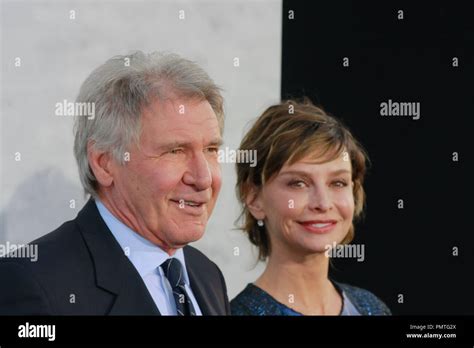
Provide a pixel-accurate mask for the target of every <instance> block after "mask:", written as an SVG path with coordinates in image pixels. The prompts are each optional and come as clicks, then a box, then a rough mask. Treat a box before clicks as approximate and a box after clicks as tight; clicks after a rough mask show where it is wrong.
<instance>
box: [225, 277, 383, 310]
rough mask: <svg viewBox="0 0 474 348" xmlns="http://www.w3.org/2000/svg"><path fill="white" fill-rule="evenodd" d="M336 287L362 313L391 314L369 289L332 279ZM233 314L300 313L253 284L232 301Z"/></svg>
mask: <svg viewBox="0 0 474 348" xmlns="http://www.w3.org/2000/svg"><path fill="white" fill-rule="evenodd" d="M332 283H333V284H334V285H335V287H336V289H337V290H338V291H339V292H341V291H343V292H344V293H345V294H346V296H347V298H348V299H349V300H350V301H351V303H352V304H353V305H354V307H355V308H356V309H357V311H358V312H359V313H360V314H361V315H391V314H392V313H391V312H390V309H389V308H388V307H387V305H386V304H385V303H383V302H382V301H381V300H380V299H379V298H378V297H377V296H375V295H374V294H373V293H371V292H370V291H368V290H365V289H361V288H358V287H356V286H352V285H348V284H344V283H339V282H336V281H334V280H332ZM230 306H231V312H232V315H300V313H298V312H295V311H294V310H292V309H291V308H289V307H287V306H285V305H284V304H282V303H280V302H278V301H277V300H275V299H274V298H273V297H272V296H270V295H269V294H268V293H266V292H265V291H263V290H262V289H260V288H258V287H257V286H255V285H253V284H249V285H247V287H246V288H245V289H244V290H243V291H242V292H241V293H240V294H238V295H237V297H235V298H234V299H233V300H232V301H231V302H230Z"/></svg>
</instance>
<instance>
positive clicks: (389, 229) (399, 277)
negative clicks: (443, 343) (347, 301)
mask: <svg viewBox="0 0 474 348" xmlns="http://www.w3.org/2000/svg"><path fill="white" fill-rule="evenodd" d="M467 4H468V2H465V3H463V4H460V3H458V2H448V1H443V2H440V1H438V2H433V1H432V2H429V3H428V2H426V3H423V2H413V1H412V2H409V1H396V2H395V1H390V2H382V1H380V2H378V3H375V2H366V1H364V2H363V1H296V0H291V1H284V3H283V53H282V89H281V96H282V98H283V99H286V98H289V97H300V96H303V95H306V96H308V97H310V99H312V101H313V102H315V103H317V104H319V105H321V106H322V107H323V108H324V109H325V110H326V111H327V112H329V113H330V114H333V115H335V116H337V117H339V118H341V119H342V120H343V121H344V123H345V124H346V125H348V126H349V128H350V129H351V131H352V133H353V134H354V135H355V136H356V138H358V139H359V141H360V142H361V143H362V144H363V146H364V147H365V148H366V150H367V151H368V154H369V157H370V160H371V163H372V165H371V168H370V170H369V172H368V175H367V177H366V184H365V190H366V193H367V209H366V217H365V219H364V220H363V221H362V222H360V223H358V224H357V225H356V238H355V239H354V241H353V243H356V244H365V261H364V262H357V261H356V260H355V259H345V260H344V259H335V262H334V264H335V266H336V269H332V270H331V275H332V276H333V277H335V279H337V280H340V281H343V282H347V283H349V284H352V285H356V286H359V287H363V288H366V289H369V290H371V291H373V292H374V293H375V294H376V295H377V296H379V297H380V298H381V299H383V300H384V301H385V302H386V303H387V305H388V306H389V307H390V308H391V310H392V312H393V313H394V314H474V300H473V297H474V286H473V277H474V274H473V273H474V272H473V265H474V238H473V233H474V229H473V228H472V222H471V219H472V217H473V216H474V214H473V213H471V209H472V208H473V204H472V200H471V197H472V193H473V190H472V184H473V179H474V176H473V175H472V174H470V173H468V167H469V166H470V165H471V164H472V155H471V152H472V149H473V146H472V138H473V137H472V135H471V134H472V120H471V118H472V117H474V105H473V104H474V98H473V89H474V86H473V77H474V68H473V63H474V60H473V53H474V20H472V17H471V16H472V13H473V12H472V11H471V10H470V6H468V5H467ZM290 10H293V11H294V19H292V20H291V19H288V13H289V12H288V11H290ZM398 10H403V11H404V19H403V20H399V19H398V18H397V16H398ZM343 57H349V59H350V66H349V67H343V64H342V63H343ZM453 57H458V58H459V66H458V67H457V68H455V67H453V66H452V58H453ZM388 99H392V100H393V101H401V102H420V103H421V107H420V112H421V117H420V119H419V120H413V119H412V117H382V116H380V103H381V102H383V101H388ZM453 152H458V154H459V161H458V162H453V161H452V153H453ZM398 199H403V201H404V209H398V207H397V204H398V202H397V201H398ZM454 246H457V247H458V249H459V256H457V257H456V256H453V255H452V250H453V247H454ZM398 294H403V297H404V303H402V304H401V303H398Z"/></svg>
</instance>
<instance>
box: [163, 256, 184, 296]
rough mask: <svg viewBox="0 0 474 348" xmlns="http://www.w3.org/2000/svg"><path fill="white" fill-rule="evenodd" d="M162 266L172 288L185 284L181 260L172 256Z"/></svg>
mask: <svg viewBox="0 0 474 348" xmlns="http://www.w3.org/2000/svg"><path fill="white" fill-rule="evenodd" d="M161 268H162V269H163V272H164V273H165V276H166V278H168V281H169V282H170V284H171V287H172V288H176V287H178V286H180V285H181V286H184V275H183V265H182V264H181V262H180V261H179V260H178V259H176V258H174V257H172V258H170V259H168V260H166V261H165V262H163V263H162V264H161Z"/></svg>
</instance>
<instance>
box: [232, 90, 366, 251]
mask: <svg viewBox="0 0 474 348" xmlns="http://www.w3.org/2000/svg"><path fill="white" fill-rule="evenodd" d="M240 150H256V151H257V165H256V166H254V167H251V166H249V165H248V164H245V163H237V185H236V191H237V196H238V199H239V200H240V203H241V206H242V213H241V215H240V219H241V220H243V223H242V225H241V226H240V228H241V229H242V230H243V231H244V232H246V233H247V234H248V237H249V239H250V242H251V243H252V244H254V245H256V246H257V247H258V249H259V256H258V258H259V259H260V260H265V259H266V258H267V257H268V256H269V255H270V252H271V245H270V239H269V236H268V233H267V231H266V229H265V227H264V226H262V227H260V226H258V225H257V221H256V219H255V218H254V217H253V215H252V214H251V213H250V211H249V209H248V208H247V207H246V204H245V202H246V198H247V196H248V195H249V193H250V192H251V190H252V189H257V190H260V189H261V187H262V186H263V185H265V183H267V182H268V181H269V180H270V179H272V178H273V177H274V176H276V175H277V174H278V173H279V171H280V170H281V168H282V167H283V166H284V165H285V164H289V165H291V164H293V163H296V162H297V161H299V160H301V159H303V158H305V157H306V156H309V155H313V154H315V156H316V157H317V158H328V160H332V159H335V158H336V157H337V156H339V155H341V154H342V153H343V152H344V151H345V152H347V155H348V156H349V158H350V161H351V165H352V180H353V182H354V186H353V194H354V203H355V209H354V219H356V218H359V217H360V216H361V215H362V213H363V210H364V205H365V193H364V188H363V182H364V176H365V173H366V162H368V156H367V154H366V152H365V150H364V149H363V147H362V146H361V145H360V143H359V142H358V141H357V140H356V139H355V138H354V137H353V136H352V134H351V132H350V131H349V129H348V128H347V127H345V126H344V125H343V124H342V123H341V121H339V120H338V119H337V118H335V117H333V116H330V115H328V114H327V113H326V112H325V111H324V110H323V109H321V108H319V107H317V106H315V105H313V104H312V103H311V101H310V100H309V99H307V98H305V99H303V100H302V101H301V102H300V101H296V100H287V101H284V102H282V103H280V104H277V105H273V106H270V107H269V108H268V109H266V110H265V111H264V112H263V114H262V115H261V116H260V117H259V118H258V119H257V121H256V122H255V124H254V125H253V126H252V128H251V129H250V130H249V131H248V132H247V134H246V135H245V137H244V138H243V140H242V142H241V144H240ZM353 238H354V224H352V225H351V227H350V229H349V231H348V233H347V235H346V236H345V238H344V239H343V241H342V243H343V244H347V243H350V242H351V241H352V239H353Z"/></svg>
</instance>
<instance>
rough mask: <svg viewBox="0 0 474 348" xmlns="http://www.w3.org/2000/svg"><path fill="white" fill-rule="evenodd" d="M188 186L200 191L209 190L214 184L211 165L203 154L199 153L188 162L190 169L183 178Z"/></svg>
mask: <svg viewBox="0 0 474 348" xmlns="http://www.w3.org/2000/svg"><path fill="white" fill-rule="evenodd" d="M183 181H184V183H185V184H186V185H192V186H195V187H196V188H197V189H198V190H199V191H202V190H206V189H208V188H209V187H210V186H211V184H212V174H211V170H210V168H209V163H208V161H207V159H206V156H205V155H204V154H203V153H198V154H196V155H194V156H193V158H192V159H191V160H190V161H189V162H188V168H187V170H186V172H185V173H184V176H183Z"/></svg>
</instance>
